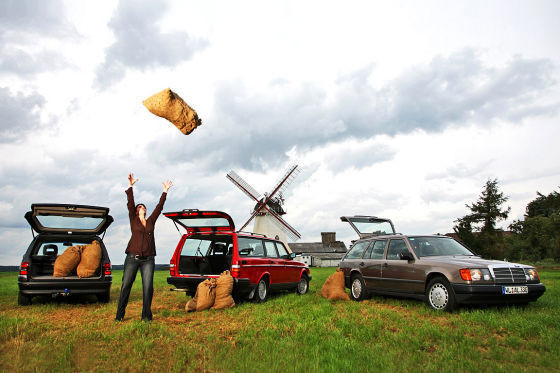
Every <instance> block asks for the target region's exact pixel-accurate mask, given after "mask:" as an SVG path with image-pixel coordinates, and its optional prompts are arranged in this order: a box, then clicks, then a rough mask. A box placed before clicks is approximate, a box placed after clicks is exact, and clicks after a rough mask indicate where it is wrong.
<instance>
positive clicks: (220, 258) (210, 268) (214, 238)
mask: <svg viewBox="0 0 560 373" xmlns="http://www.w3.org/2000/svg"><path fill="white" fill-rule="evenodd" d="M232 258H233V240H232V237H231V236H228V235H195V236H191V237H189V238H187V240H186V241H185V244H184V246H183V249H182V251H181V256H180V257H179V273H180V274H185V275H186V274H197V275H219V274H221V273H222V272H223V271H226V270H231V260H232Z"/></svg>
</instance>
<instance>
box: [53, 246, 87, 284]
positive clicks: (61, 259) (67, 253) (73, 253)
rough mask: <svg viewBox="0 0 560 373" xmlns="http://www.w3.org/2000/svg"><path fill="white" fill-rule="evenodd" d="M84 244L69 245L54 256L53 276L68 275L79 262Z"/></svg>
mask: <svg viewBox="0 0 560 373" xmlns="http://www.w3.org/2000/svg"><path fill="white" fill-rule="evenodd" d="M84 247H85V246H84V245H76V246H70V247H69V248H67V249H66V250H64V252H63V253H62V254H61V255H59V256H58V258H56V260H55V262H54V271H53V277H65V276H68V275H69V274H70V273H71V272H72V271H73V270H74V269H76V266H77V265H78V263H79V262H80V257H81V255H82V250H83V249H84Z"/></svg>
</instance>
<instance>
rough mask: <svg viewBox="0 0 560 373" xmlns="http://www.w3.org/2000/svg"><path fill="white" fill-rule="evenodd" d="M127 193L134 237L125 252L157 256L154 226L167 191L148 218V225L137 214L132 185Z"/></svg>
mask: <svg viewBox="0 0 560 373" xmlns="http://www.w3.org/2000/svg"><path fill="white" fill-rule="evenodd" d="M125 193H126V197H127V199H128V202H127V204H126V206H127V207H128V217H129V218H130V230H131V231H132V237H130V241H128V246H127V247H126V250H125V252H126V253H129V254H133V255H140V256H155V255H156V241H155V239H154V227H155V225H156V220H157V218H158V217H159V214H161V210H162V209H163V204H164V203H165V198H166V197H167V193H165V192H163V193H162V194H161V197H160V199H159V203H158V204H157V206H156V208H155V209H154V212H152V214H151V215H150V217H149V218H147V219H146V227H144V225H142V222H140V218H139V217H138V215H136V206H135V205H134V194H133V192H132V187H130V188H128V189H127V190H126V192H125Z"/></svg>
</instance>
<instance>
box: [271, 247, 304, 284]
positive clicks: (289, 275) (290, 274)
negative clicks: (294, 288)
mask: <svg viewBox="0 0 560 373" xmlns="http://www.w3.org/2000/svg"><path fill="white" fill-rule="evenodd" d="M275 244H276V249H277V250H278V255H279V263H280V265H281V266H280V267H279V270H280V272H281V273H282V275H281V276H282V279H283V281H284V283H285V284H289V283H297V282H298V281H299V274H300V270H301V268H302V267H301V266H300V265H299V263H296V262H294V261H293V260H291V259H290V258H289V256H290V254H289V253H288V250H287V249H286V247H285V246H284V244H283V243H282V242H280V241H276V242H275Z"/></svg>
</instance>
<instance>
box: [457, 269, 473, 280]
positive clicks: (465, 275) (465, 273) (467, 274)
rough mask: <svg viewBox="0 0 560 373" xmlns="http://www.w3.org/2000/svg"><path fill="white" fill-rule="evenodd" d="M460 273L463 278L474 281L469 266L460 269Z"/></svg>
mask: <svg viewBox="0 0 560 373" xmlns="http://www.w3.org/2000/svg"><path fill="white" fill-rule="evenodd" d="M459 273H460V274H461V278H462V279H463V280H465V281H472V277H471V270H470V269H468V268H463V269H460V270H459Z"/></svg>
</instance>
